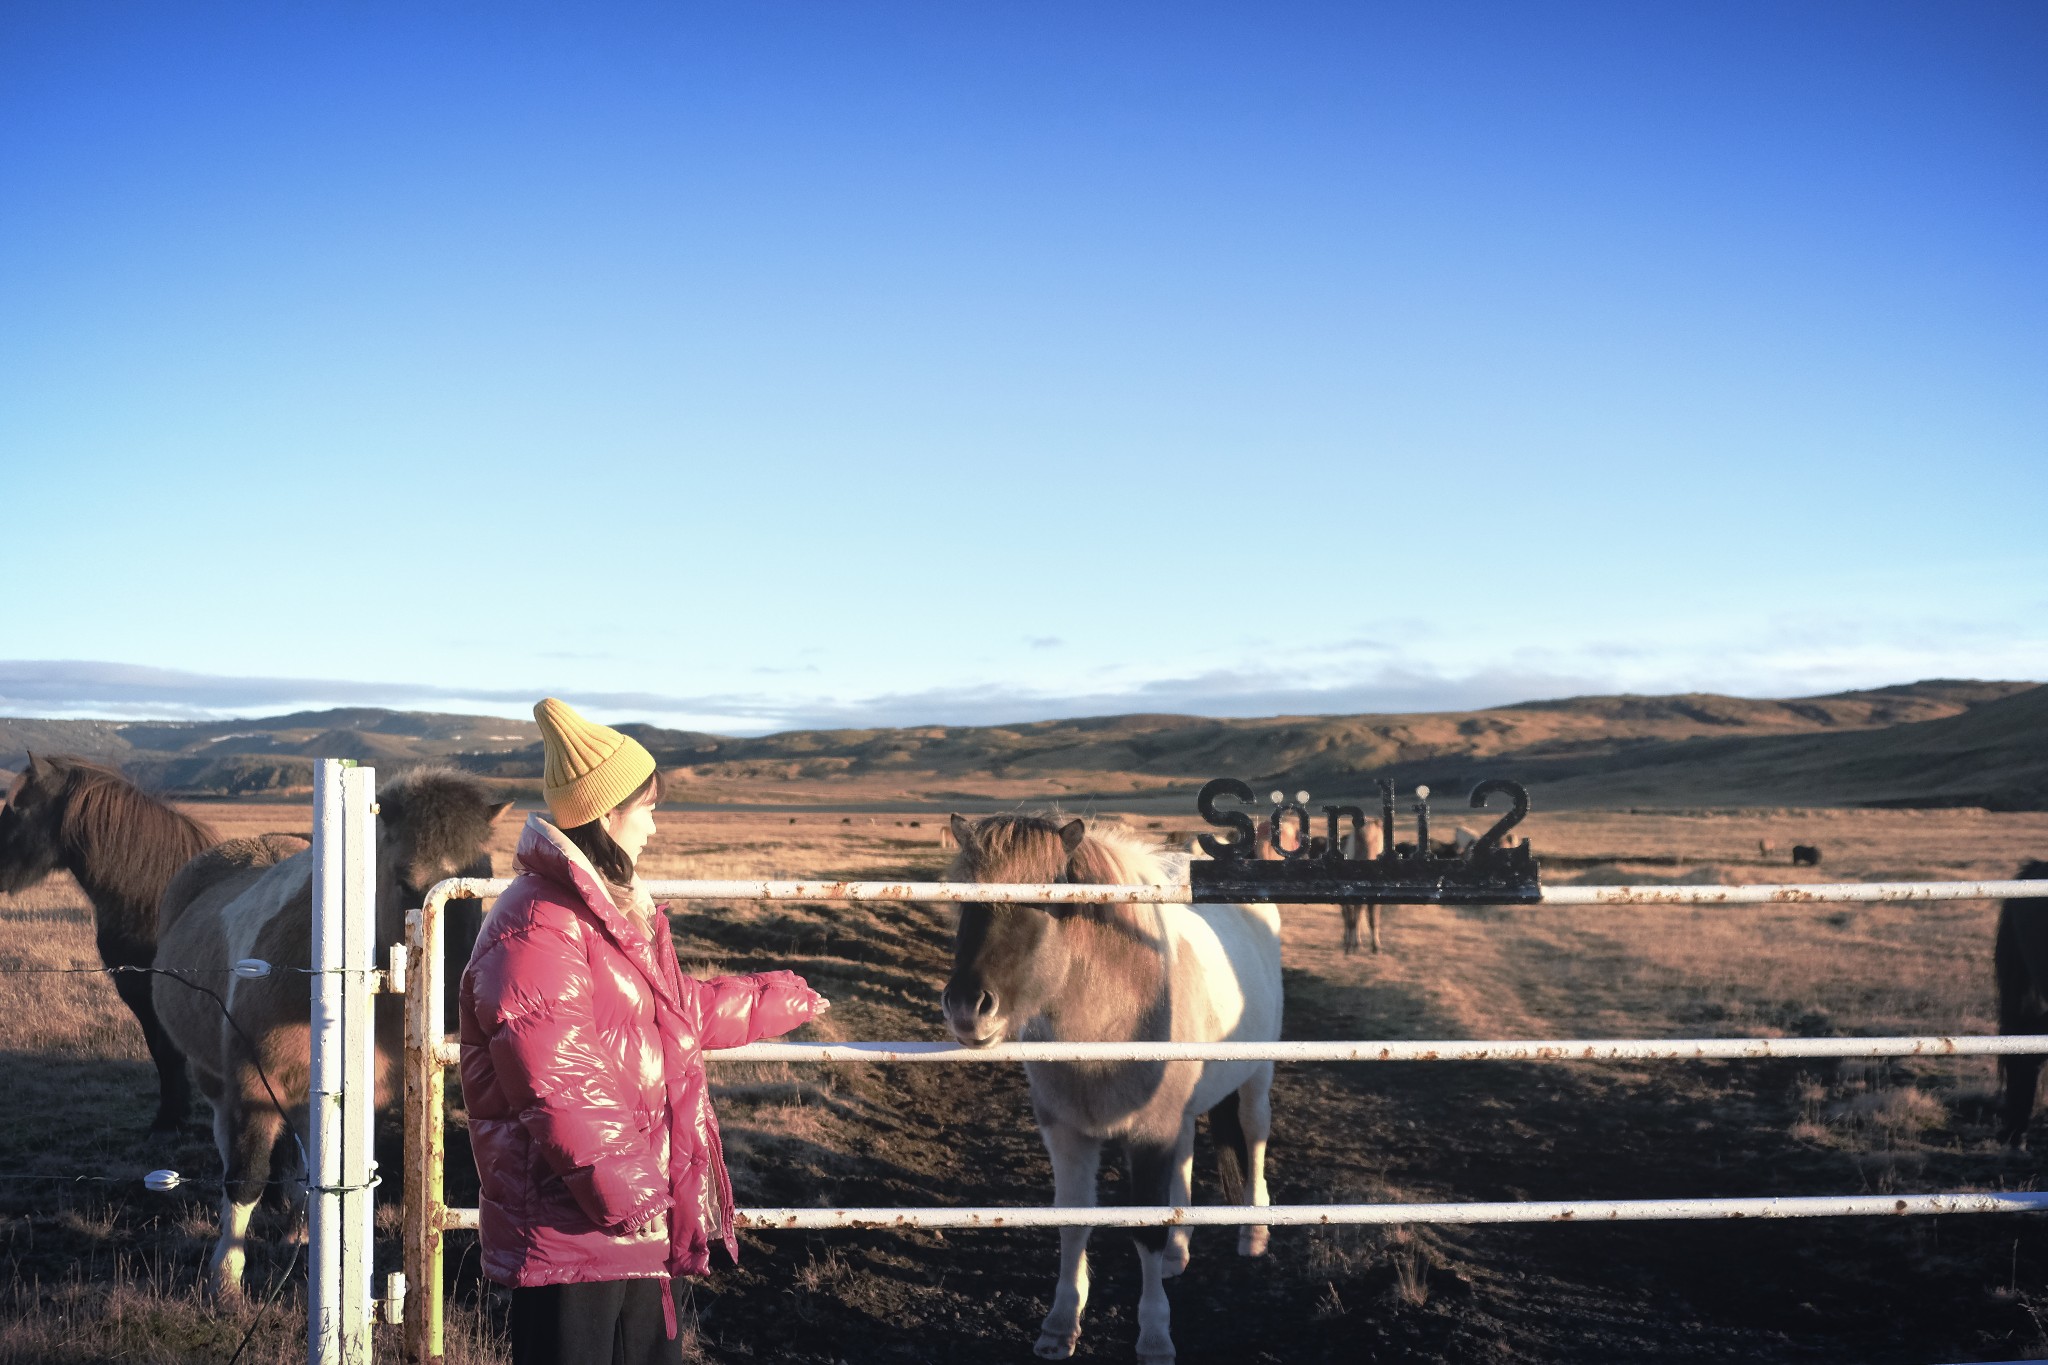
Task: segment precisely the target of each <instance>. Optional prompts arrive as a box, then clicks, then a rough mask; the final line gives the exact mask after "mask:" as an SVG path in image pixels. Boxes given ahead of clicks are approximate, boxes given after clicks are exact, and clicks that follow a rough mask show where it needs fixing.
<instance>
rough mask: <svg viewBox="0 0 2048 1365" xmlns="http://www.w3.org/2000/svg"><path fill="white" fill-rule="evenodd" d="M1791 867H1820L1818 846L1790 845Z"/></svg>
mask: <svg viewBox="0 0 2048 1365" xmlns="http://www.w3.org/2000/svg"><path fill="white" fill-rule="evenodd" d="M1792 866H1794V867H1819V866H1820V846H1819V845H1818V844H1794V845H1792Z"/></svg>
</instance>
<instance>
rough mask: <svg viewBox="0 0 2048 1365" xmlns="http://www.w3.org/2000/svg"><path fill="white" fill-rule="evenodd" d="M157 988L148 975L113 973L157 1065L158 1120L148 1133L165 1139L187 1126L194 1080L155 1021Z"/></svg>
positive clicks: (183, 1060) (159, 1022)
mask: <svg viewBox="0 0 2048 1365" xmlns="http://www.w3.org/2000/svg"><path fill="white" fill-rule="evenodd" d="M154 988H155V987H154V983H153V982H152V981H151V980H150V974H149V973H148V972H115V973H114V991H115V993H116V994H118V995H119V996H120V997H121V1003H122V1004H124V1005H126V1006H127V1007H128V1010H129V1012H130V1013H131V1014H133V1015H134V1016H135V1022H136V1023H138V1024H140V1025H142V1040H143V1041H144V1042H145V1043H147V1044H149V1059H150V1060H151V1061H152V1062H155V1063H156V1117H155V1118H154V1119H151V1120H150V1123H149V1132H150V1136H151V1137H162V1136H164V1135H166V1134H170V1133H175V1132H177V1131H178V1130H179V1129H180V1128H182V1127H184V1126H185V1118H186V1116H187V1115H188V1114H190V1113H191V1112H192V1080H191V1077H190V1076H188V1075H187V1074H186V1071H185V1054H184V1053H182V1052H180V1051H178V1048H177V1045H176V1044H175V1043H173V1042H172V1041H171V1036H170V1034H169V1033H167V1032H165V1030H164V1026H163V1024H162V1022H161V1021H160V1020H158V1018H157V1017H156V1000H155V998H154V996H153V995H152V991H153V990H154Z"/></svg>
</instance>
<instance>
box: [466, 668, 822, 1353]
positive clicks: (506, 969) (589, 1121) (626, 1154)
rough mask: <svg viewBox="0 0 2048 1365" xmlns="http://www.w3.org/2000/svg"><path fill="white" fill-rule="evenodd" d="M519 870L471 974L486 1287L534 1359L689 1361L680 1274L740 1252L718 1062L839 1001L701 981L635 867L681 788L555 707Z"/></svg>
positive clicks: (547, 716)
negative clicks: (680, 1332)
mask: <svg viewBox="0 0 2048 1365" xmlns="http://www.w3.org/2000/svg"><path fill="white" fill-rule="evenodd" d="M533 715H534V719H535V720H537V721H539V722H540V731H541V743H542V747H543V750H544V752H545V757H546V764H545V776H544V778H543V782H542V786H543V791H544V793H545V795H546V797H547V805H548V815H547V816H542V815H540V814H538V813H536V814H535V815H533V816H532V817H531V818H530V819H528V821H527V822H526V828H525V830H524V831H522V832H521V834H520V836H519V850H518V853H517V854H516V855H515V859H514V864H515V868H516V871H517V873H518V875H517V877H516V878H515V879H514V880H513V882H512V885H511V886H510V887H509V888H508V889H507V890H506V892H505V894H504V895H502V896H500V897H499V898H498V903H497V905H496V906H495V907H494V908H493V909H492V911H491V914H490V917H489V918H488V919H486V920H485V921H484V926H483V930H482V932H481V933H480V934H478V936H477V941H476V950H475V951H474V953H472V954H471V956H470V960H469V968H468V970H467V971H465V972H464V973H463V974H462V1093H463V1097H464V1099H465V1100H466V1101H467V1104H468V1108H469V1138H470V1144H471V1145H472V1146H473V1147H474V1148H475V1150H476V1163H477V1170H478V1174H479V1175H480V1176H481V1177H482V1181H483V1189H482V1197H481V1199H480V1201H479V1202H480V1204H481V1206H482V1221H481V1225H480V1229H481V1232H482V1237H483V1268H484V1273H485V1274H486V1275H488V1276H489V1277H490V1278H491V1279H493V1280H495V1281H497V1282H498V1283H500V1284H504V1285H510V1286H511V1287H512V1358H513V1360H514V1362H515V1365H543V1362H546V1363H548V1365H553V1363H554V1362H574V1363H575V1365H589V1362H599V1363H600V1365H601V1363H602V1362H604V1361H613V1362H617V1363H619V1365H643V1362H644V1363H645V1365H654V1363H655V1362H677V1361H680V1360H681V1358H682V1351H681V1344H680V1343H679V1342H678V1341H677V1340H676V1322H675V1303H674V1300H673V1299H672V1298H671V1296H670V1287H669V1282H670V1278H671V1277H672V1276H675V1275H702V1274H705V1273H706V1272H708V1271H709V1270H710V1268H711V1244H712V1242H714V1241H722V1242H723V1243H724V1244H725V1248H726V1251H727V1253H728V1254H729V1255H732V1256H734V1257H735V1258H737V1256H738V1254H739V1243H738V1240H737V1239H736V1238H735V1237H734V1235H733V1224H732V1186H731V1184H730V1182H729V1181H728V1180H727V1179H726V1173H725V1160H724V1157H723V1155H722V1153H721V1152H720V1150H719V1140H718V1120H717V1118H716V1116H715V1115H714V1114H713V1113H712V1111H711V1099H710V1096H709V1094H708V1092H707V1091H706V1088H705V1082H704V1057H703V1054H704V1049H706V1048H724V1047H737V1046H739V1045H741V1044H743V1043H750V1042H753V1041H755V1040H756V1039H760V1038H769V1037H773V1036H775V1035H776V1034H779V1033H786V1032H788V1031H789V1030H790V1029H793V1028H795V1027H796V1026H797V1025H799V1024H801V1023H803V1022H805V1021H806V1020H808V1019H811V1018H813V1017H814V1016H815V1015H817V1014H818V1013H819V1012H820V1011H822V1010H824V1009H825V1007H826V1002H825V1000H824V999H823V998H822V997H821V996H819V995H818V994H817V992H815V991H813V990H811V988H810V987H808V986H806V985H805V984H804V982H803V979H802V978H800V977H798V976H797V975H795V974H794V973H792V972H766V973H763V974H761V975H758V976H724V977H718V978H716V979H715V980H711V981H697V980H693V979H691V978H690V977H686V976H684V975H683V974H682V969H681V967H680V966H679V965H678V964H677V962H676V952H675V944H674V942H673V941H672V940H671V939H670V937H669V931H668V920H667V916H666V915H664V914H663V912H662V909H661V907H659V906H657V905H655V904H654V903H653V902H652V901H651V900H649V899H648V896H647V893H646V891H645V890H644V889H643V888H642V887H641V885H640V881H639V878H638V877H636V876H635V875H634V872H633V864H634V861H635V860H636V859H637V858H638V857H639V856H640V852H641V850H642V849H644V848H646V846H647V840H648V839H649V837H650V836H652V835H653V833H654V806H655V802H656V801H658V800H659V799H660V795H661V791H660V782H659V779H658V777H657V775H656V772H655V766H654V758H653V756H652V755H651V754H649V753H648V752H647V750H646V749H645V748H643V747H642V746H641V745H640V744H639V743H638V741H636V740H634V739H632V738H631V737H629V736H627V735H623V734H620V733H619V732H618V731H617V730H613V729H610V728H608V727H606V726H602V725H594V724H592V723H591V722H589V721H587V720H585V719H583V717H581V716H579V715H578V714H576V712H575V711H574V710H572V709H571V708H570V707H568V706H566V705H564V704H563V703H562V702H559V701H556V700H555V699H554V698H552V697H550V698H548V699H547V700H545V701H542V702H541V703H540V704H539V705H537V706H535V707H534V708H533Z"/></svg>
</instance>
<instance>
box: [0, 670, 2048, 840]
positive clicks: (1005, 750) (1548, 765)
mask: <svg viewBox="0 0 2048 1365" xmlns="http://www.w3.org/2000/svg"><path fill="white" fill-rule="evenodd" d="M623 728H625V729H627V730H628V731H630V732H631V733H633V734H634V735H635V736H636V737H638V738H639V739H640V740H641V742H643V743H644V744H646V745H647V746H648V748H649V749H650V750H652V751H653V752H654V754H655V756H656V758H657V759H658V760H659V761H660V763H661V764H662V766H663V768H664V769H665V770H667V771H668V773H669V775H670V779H671V782H670V794H671V796H672V797H673V798H675V799H679V800H684V801H705V802H718V801H745V802H786V803H793V804H859V803H877V802H879V803H890V802H921V803H922V802H949V801H950V802H957V803H960V804H975V803H986V802H1014V801H1025V800H1044V799H1060V800H1067V801H1070V802H1071V801H1076V800H1083V799H1086V800H1092V801H1118V802H1129V801H1133V800H1138V801H1144V800H1148V799H1163V798H1168V797H1172V798H1175V799H1180V798H1184V797H1185V795H1186V794H1187V793H1188V792H1189V791H1190V790H1191V789H1192V788H1193V787H1194V786H1195V785H1197V784H1199V783H1200V782H1202V781H1204V780H1206V779H1207V778H1210V777H1214V776H1220V775H1229V776H1237V777H1244V778H1246V779H1248V780H1253V781H1260V782H1263V781H1267V780H1273V781H1281V780H1285V781H1287V782H1290V783H1300V784H1303V785H1307V786H1310V787H1311V788H1312V789H1313V790H1314V791H1315V792H1316V793H1317V794H1318V795H1319V796H1327V797H1337V796H1364V795H1367V794H1369V790H1370V788H1371V786H1372V781H1373V779H1375V778H1379V777H1390V778H1393V779H1395V780H1396V781H1398V782H1401V783H1402V784H1404V785H1406V784H1411V783H1413V782H1420V781H1426V782H1429V783H1430V784H1431V785H1432V786H1433V787H1434V788H1436V789H1437V790H1439V791H1441V792H1442V793H1443V794H1445V795H1447V796H1449V795H1455V794H1458V793H1461V792H1463V791H1464V790H1467V789H1469V787H1470V785H1471V784H1472V783H1473V782H1476V781H1478V780H1480V779H1481V778H1483V777H1491V776H1500V777H1511V778H1515V779H1516V780H1519V781H1522V782H1524V783H1526V784H1528V785H1529V786H1530V787H1531V789H1532V790H1535V791H1539V792H1540V793H1541V794H1542V797H1543V800H1544V804H1545V805H1546V806H1550V807H1556V806H1559V805H1573V806H1608V805H1630V804H1636V805H1645V804H1647V805H1673V804H1680V805H1691V804H1717V805H1718V804H1738V805H1740V804H1757V803H1773V804H1866V805H1990V806H1994V807H1999V808H2007V809H2048V687H2040V686H2037V685H2036V684H2033V683H2024V682H1970V681H1955V680H1946V679H1936V680H1931V681H1927V682H1918V683H1910V684H1904V685H1901V686H1896V687H1883V688H1876V689H1872V690H1869V691H1861V692H1843V693H1838V694H1834V695H1830V696H1823V697H1802V698H1796V699H1791V700H1783V701H1772V700H1752V699H1747V698H1741V697H1724V696H1717V695H1713V694H1706V693H1701V694H1684V695H1679V696H1664V697H1641V696H1611V697H1571V698H1565V699H1561V700H1556V701H1539V702H1524V703H1519V704H1516V705H1512V706H1500V707H1493V708H1490V709H1487V710H1483V711H1469V712H1427V713H1418V714H1412V715H1391V716H1371V715H1367V716H1280V717H1271V718H1261V719H1254V720H1214V719H1205V718H1202V717H1196V716H1175V715H1130V716H1101V717H1091V718H1087V719H1081V720H1058V721H1035V722H1030V723H1025V724H1017V725H993V726H914V727H907V728H901V729H876V730H797V731H789V732H786V733H783V734H776V735H765V736H761V737H759V738H732V737H727V736H720V735H712V734H704V733H700V732H697V731H684V730H668V729H662V728H660V727H657V726H649V725H629V726H625V727H623ZM29 749H36V750H39V751H50V752H66V753H79V754H84V755H86V756H88V757H92V758H96V759H100V760H102V761H106V762H111V763H115V764H118V765H119V766H120V767H122V768H123V769H124V770H126V771H127V772H129V773H130V774H131V775H133V776H135V777H136V778H137V779H138V780H141V781H144V782H147V783H149V784H151V785H153V786H155V787H157V788H159V789H162V790H165V791H169V792H172V793H178V794H185V795H191V796H230V795H250V794H266V793H267V794H286V793H292V792H299V791H304V790H306V789H308V788H309V787H310V784H311V782H312V764H313V760H314V759H316V758H321V757H334V758H354V759H357V760H359V761H362V762H365V763H373V764H375V765H377V766H378V767H379V768H380V769H399V768H404V767H409V766H413V765H415V764H418V763H423V762H443V763H450V764H454V765H456V766H459V767H462V768H466V769H468V770H470V771H472V772H476V773H478V774H480V775H482V776H485V777H488V778H491V779H494V780H496V781H498V782H500V783H502V784H503V785H505V786H506V787H507V788H509V789H512V790H515V791H519V792H522V793H526V794H537V793H538V780H539V777H540V770H541V762H540V744H539V736H538V733H537V731H536V730H535V728H534V726H533V725H532V724H531V723H530V722H526V721H513V720H500V719H494V718H490V717H478V716H451V715H436V714H424V713H418V712H400V711H385V710H378V709H375V708H348V709H342V710H333V711H319V712H302V713H299V714H295V715H289V716H278V717H272V718H267V719H262V720H237V721H206V722H183V721H135V722H118V721H61V720H8V719H0V767H5V768H10V769H12V768H19V767H20V766H21V764H22V762H23V760H24V754H25V752H26V751H27V750H29Z"/></svg>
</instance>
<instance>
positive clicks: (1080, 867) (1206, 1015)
mask: <svg viewBox="0 0 2048 1365" xmlns="http://www.w3.org/2000/svg"><path fill="white" fill-rule="evenodd" d="M952 830H953V836H954V838H955V839H956V840H958V842H959V845H960V852H959V854H958V856H956V857H955V858H954V860H953V864H952V867H951V869H950V870H949V871H948V873H947V876H948V879H949V880H953V881H977V882H1092V883H1109V884H1115V885H1126V886H1128V885H1164V884H1166V882H1167V877H1166V875H1165V872H1164V870H1163V869H1162V867H1161V866H1160V863H1159V861H1158V858H1157V856H1156V855H1155V854H1154V852H1153V851H1152V849H1151V848H1149V847H1148V846H1146V845H1143V844H1141V843H1139V842H1138V841H1136V840H1135V839H1133V838H1129V837H1127V836H1124V835H1121V834H1118V833H1112V832H1106V831H1097V832H1095V833H1092V834H1091V833H1090V832H1089V831H1088V830H1087V828H1086V827H1085V826H1084V825H1083V824H1082V822H1081V821H1079V820H1073V821H1069V822H1066V823H1064V824H1060V823H1055V822H1054V821H1052V820H1048V819H1042V818H1038V817H1033V816H1020V815H998V816H992V817H990V818H989V819H986V820H983V821H981V822H980V823H979V824H970V823H968V822H967V821H966V820H963V819H961V818H960V817H959V816H957V815H956V816H954V817H953V819H952ZM1280 1004H1281V990H1280V916H1279V911H1278V910H1277V909H1275V908H1274V907H1273V906H1271V905H1195V906H1187V905H1145V904H1137V905H1048V906H1030V905H995V904H977V903H969V904H964V905H962V906H961V907H960V925H959V931H958V935H957V938H956V941H955V944H954V953H953V974H952V977H951V978H950V979H949V980H948V981H947V983H946V990H945V995H944V1005H945V1012H946V1024H947V1027H948V1028H950V1029H951V1030H952V1032H953V1036H954V1037H955V1038H957V1039H959V1040H960V1041H961V1042H962V1043H965V1044H967V1045H968V1046H969V1047H985V1046H987V1045H989V1044H991V1043H994V1042H996V1041H998V1040H1000V1039H1004V1038H1022V1039H1025V1040H1027V1041H1033V1042H1038V1041H1062V1042H1168V1041H1171V1042H1189V1043H1195V1042H1214V1041H1226V1040H1227V1041H1232V1042H1266V1041H1270V1040H1274V1039H1277V1038H1278V1037H1279V1036H1280ZM1024 1069H1025V1072H1026V1074H1027V1076H1028V1077H1029V1078H1030V1082H1031V1108H1032V1112H1033V1114H1034V1115H1035V1116H1036V1118H1037V1120H1038V1131H1039V1134H1040V1135H1041V1136H1042V1137H1043V1138H1044V1139H1045V1147H1046V1151H1047V1152H1048V1153H1049V1154H1050V1155H1051V1157H1052V1168H1053V1202H1054V1203H1055V1204H1057V1205H1060V1206H1062V1207H1084V1208H1085V1207H1089V1206H1092V1205H1093V1204H1094V1203H1095V1201H1096V1188H1095V1187H1096V1177H1097V1174H1098V1172H1099V1170H1100V1167H1101V1161H1102V1149H1103V1146H1104V1144H1105V1143H1114V1144H1116V1145H1118V1146H1120V1147H1121V1148H1122V1152H1123V1160H1124V1170H1125V1173H1126V1175H1127V1176H1128V1182H1127V1188H1128V1193H1129V1199H1130V1201H1131V1203H1133V1204H1134V1205H1141V1206H1144V1205H1174V1206H1184V1205H1186V1204H1188V1203H1190V1202H1191V1200H1190V1193H1189V1191H1190V1186H1191V1183H1192V1179H1193V1175H1194V1142H1195V1118H1196V1116H1197V1115H1198V1114H1203V1113H1206V1114H1208V1116H1209V1131H1210V1135H1211V1137H1212V1138H1213V1139H1214V1140H1215V1144H1216V1150H1217V1155H1218V1165H1219V1167H1220V1171H1219V1175H1220V1177H1221V1181H1222V1184H1223V1189H1224V1194H1225V1197H1226V1199H1228V1200H1229V1201H1230V1202H1233V1203H1245V1204H1249V1205H1253V1206H1257V1205H1263V1204H1265V1203H1267V1202H1268V1200H1267V1197H1266V1177H1265V1159H1266V1139H1267V1135H1268V1133H1269V1132H1270V1130H1271V1126H1272V1110H1271V1107H1270V1101H1269V1092H1270V1091H1271V1088H1272V1084H1273V1064H1272V1063H1271V1062H1270V1061H1265V1062H1198V1061H1172V1062H1156V1061H1155V1062H1027V1063H1025V1068H1024ZM1188 1233H1189V1229H1188V1228H1187V1227H1185V1226H1180V1227H1175V1228H1173V1229H1171V1230H1169V1229H1167V1228H1163V1227H1158V1228H1141V1229H1138V1230H1136V1232H1135V1233H1134V1236H1135V1237H1136V1240H1137V1244H1138V1261H1139V1266H1140V1269H1141V1272H1142V1275H1143V1280H1144V1288H1143V1291H1142V1293H1141V1296H1140V1298H1139V1301H1138V1349H1137V1354H1138V1359H1139V1360H1140V1361H1141V1362H1144V1365H1164V1363H1165V1362H1169V1361H1171V1360H1172V1359H1173V1358H1174V1351H1173V1338H1172V1335H1171V1332H1170V1328H1169V1311H1168V1305H1167V1299H1166V1289H1165V1286H1164V1284H1163V1283H1162V1281H1163V1279H1164V1278H1165V1277H1166V1276H1169V1275H1177V1274H1179V1273H1180V1272H1181V1271H1182V1270H1183V1269H1184V1268H1185V1267H1186V1266H1187V1262H1188ZM1088 1234H1089V1229H1088V1228H1085V1227H1076V1228H1062V1229H1061V1230H1060V1276H1059V1284H1058V1286H1057V1288H1056V1289H1055V1291H1054V1293H1053V1302H1052V1310H1051V1311H1050V1312H1049V1313H1047V1314H1046V1317H1045V1322H1044V1324H1043V1325H1042V1327H1041V1330H1040V1334H1039V1337H1038V1341H1037V1344H1036V1347H1035V1349H1036V1351H1037V1353H1038V1354H1039V1355H1040V1356H1043V1357H1046V1358H1048V1359H1064V1358H1065V1357H1067V1356H1070V1355H1072V1354H1073V1351H1074V1345H1075V1343H1076V1342H1077V1341H1078V1340H1079V1339H1080V1335H1081V1310H1082V1308H1083V1307H1084V1306H1085V1304H1086V1303H1087V1299H1088V1261H1087V1247H1088ZM1266 1240H1267V1230H1266V1229H1265V1228H1264V1227H1258V1226H1249V1227H1246V1228H1244V1229H1243V1230H1242V1231H1241V1232H1240V1233H1239V1236H1238V1248H1237V1249H1238V1251H1239V1253H1240V1254H1242V1255H1246V1256H1257V1255H1260V1254H1262V1253H1263V1252H1264V1251H1265V1249H1266Z"/></svg>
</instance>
